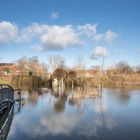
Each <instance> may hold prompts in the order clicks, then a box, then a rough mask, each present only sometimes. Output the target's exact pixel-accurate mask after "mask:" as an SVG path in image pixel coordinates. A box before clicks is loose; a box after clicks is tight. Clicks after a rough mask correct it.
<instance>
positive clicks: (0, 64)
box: [0, 63, 15, 66]
mask: <svg viewBox="0 0 140 140" xmlns="http://www.w3.org/2000/svg"><path fill="white" fill-rule="evenodd" d="M13 65H15V64H14V63H0V66H13Z"/></svg>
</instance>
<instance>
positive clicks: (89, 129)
mask: <svg viewBox="0 0 140 140" xmlns="http://www.w3.org/2000/svg"><path fill="white" fill-rule="evenodd" d="M131 92H132V91H129V92H125V91H120V90H118V91H117V90H115V92H114V91H113V90H108V89H104V90H103V93H102V96H99V97H98V96H97V97H96V98H94V99H83V98H82V99H80V100H72V99H71V98H69V97H71V95H72V92H71V90H65V91H63V92H61V93H60V92H55V91H49V92H46V93H43V94H41V95H39V94H38V91H24V92H23V93H22V97H23V98H24V101H23V103H22V104H21V106H20V109H19V112H18V113H15V115H14V119H13V123H12V126H11V129H10V133H9V135H8V138H7V139H8V140H19V139H20V140H24V139H27V140H32V139H37V140H45V139H78V138H80V139H81V140H84V139H93V138H94V139H122V138H124V137H125V134H126V133H127V136H129V137H128V138H129V139H132V138H133V136H134V135H135V139H136V140H137V139H138V138H140V135H139V133H137V131H136V130H137V129H140V112H139V107H140V106H139V101H140V95H139V94H138V93H139V91H136V92H133V95H132V93H131ZM122 94H124V95H122ZM127 97H129V98H127ZM136 97H137V98H136ZM132 98H133V100H135V102H134V103H133V102H132V100H131V99H132ZM126 99H127V102H126ZM120 100H121V101H124V102H125V106H124V104H122V102H120ZM18 105H19V104H15V108H16V107H18ZM132 113H135V115H137V117H134V116H133V115H132ZM124 114H126V115H127V116H124V117H123V115H124ZM134 119H135V120H134ZM126 128H127V129H126ZM130 132H131V133H130Z"/></svg>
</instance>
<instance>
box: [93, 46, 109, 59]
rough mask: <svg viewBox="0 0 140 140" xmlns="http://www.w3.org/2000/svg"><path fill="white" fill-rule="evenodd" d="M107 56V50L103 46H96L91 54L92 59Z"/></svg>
mask: <svg viewBox="0 0 140 140" xmlns="http://www.w3.org/2000/svg"><path fill="white" fill-rule="evenodd" d="M106 55H107V50H106V48H105V47H103V46H97V47H95V49H94V50H93V52H92V56H91V57H92V58H98V57H104V56H106Z"/></svg>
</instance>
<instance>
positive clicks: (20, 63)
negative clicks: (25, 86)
mask: <svg viewBox="0 0 140 140" xmlns="http://www.w3.org/2000/svg"><path fill="white" fill-rule="evenodd" d="M16 63H17V67H18V69H19V70H20V73H21V74H25V73H26V69H27V67H28V59H27V58H26V57H25V56H23V57H21V58H20V59H18V60H17V62H16Z"/></svg>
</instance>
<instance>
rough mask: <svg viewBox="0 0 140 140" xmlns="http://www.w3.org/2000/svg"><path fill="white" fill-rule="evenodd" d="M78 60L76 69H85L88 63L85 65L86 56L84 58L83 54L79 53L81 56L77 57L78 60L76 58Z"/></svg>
mask: <svg viewBox="0 0 140 140" xmlns="http://www.w3.org/2000/svg"><path fill="white" fill-rule="evenodd" d="M76 61H77V64H76V66H75V68H76V69H79V70H81V69H85V67H86V65H85V63H84V58H83V56H82V55H79V56H78V57H77V60H76Z"/></svg>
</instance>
